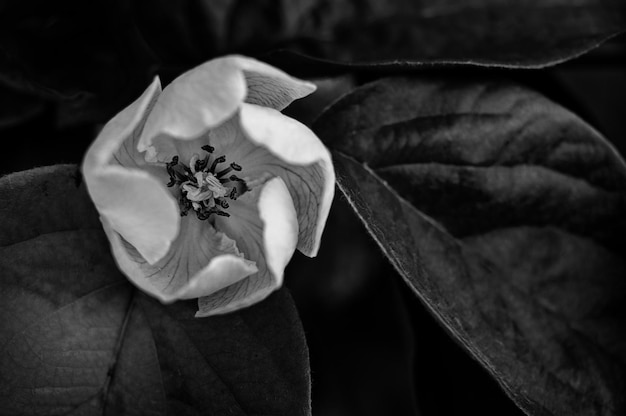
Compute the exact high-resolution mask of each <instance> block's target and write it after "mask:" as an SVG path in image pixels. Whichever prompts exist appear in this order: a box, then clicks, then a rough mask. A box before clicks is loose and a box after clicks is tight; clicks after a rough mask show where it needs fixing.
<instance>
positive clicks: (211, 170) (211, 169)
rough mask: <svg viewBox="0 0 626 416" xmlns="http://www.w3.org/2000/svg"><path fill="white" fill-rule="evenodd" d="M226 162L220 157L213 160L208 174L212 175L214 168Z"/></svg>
mask: <svg viewBox="0 0 626 416" xmlns="http://www.w3.org/2000/svg"><path fill="white" fill-rule="evenodd" d="M224 162H226V156H220V157H218V158H217V159H215V160H214V161H213V164H212V165H211V167H210V168H209V172H211V173H214V172H215V167H216V166H217V165H218V164H220V163H224Z"/></svg>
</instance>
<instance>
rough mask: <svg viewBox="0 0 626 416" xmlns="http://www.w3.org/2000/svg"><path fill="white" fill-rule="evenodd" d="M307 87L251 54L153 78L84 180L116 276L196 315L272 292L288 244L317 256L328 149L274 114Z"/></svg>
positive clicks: (86, 168)
mask: <svg viewBox="0 0 626 416" xmlns="http://www.w3.org/2000/svg"><path fill="white" fill-rule="evenodd" d="M314 90H315V86H314V85H313V84H310V83H308V82H304V81H301V80H298V79H295V78H292V77H290V76H289V75H287V74H285V73H284V72H282V71H280V70H278V69H276V68H273V67H271V66H269V65H267V64H264V63H262V62H259V61H256V60H254V59H250V58H245V57H241V56H228V57H224V58H219V59H215V60H212V61H209V62H207V63H205V64H203V65H201V66H199V67H197V68H195V69H193V70H191V71H189V72H187V73H185V74H183V75H181V76H180V77H179V78H177V79H176V80H174V81H173V82H172V83H171V84H170V85H168V86H167V87H166V88H165V89H164V90H163V91H161V85H160V82H159V79H158V78H157V79H155V81H154V82H153V83H152V85H150V86H149V87H148V89H147V90H146V91H145V92H144V93H143V95H142V96H141V97H139V99H138V100H137V101H135V102H134V103H132V104H131V105H130V106H128V107H127V108H126V109H124V110H123V111H122V112H121V113H119V114H118V115H116V116H115V117H114V118H113V119H112V120H111V121H109V123H107V124H106V125H105V126H104V128H103V130H102V132H101V133H100V135H99V136H98V138H97V139H96V140H95V142H94V143H93V144H92V146H91V147H90V148H89V150H88V151H87V154H86V156H85V160H84V161H83V166H82V169H83V174H84V177H85V181H86V183H87V188H88V190H89V194H90V195H91V198H92V199H93V201H94V204H95V205H96V208H97V209H98V211H99V213H100V218H101V220H102V224H103V226H104V230H105V232H106V235H107V236H108V238H109V241H110V243H111V247H112V251H113V255H114V257H115V260H116V262H117V264H118V266H119V267H120V269H121V270H122V271H123V272H124V273H125V274H126V275H127V276H128V278H129V279H130V280H131V281H132V282H133V283H134V284H135V285H137V286H138V287H139V288H140V289H142V290H143V291H145V292H147V293H149V294H150V295H152V296H154V297H156V298H158V299H160V300H161V301H162V302H172V301H175V300H177V299H192V298H199V299H198V305H199V311H198V313H197V314H196V316H208V315H213V314H219V313H226V312H230V311H233V310H236V309H239V308H242V307H245V306H248V305H251V304H253V303H255V302H258V301H260V300H262V299H263V298H265V297H266V296H267V295H269V294H270V293H271V292H272V291H273V290H275V289H277V288H279V287H280V286H281V284H282V280H283V271H284V268H285V266H286V265H287V263H288V262H289V260H290V259H291V256H292V255H293V253H294V251H295V249H296V247H297V248H298V249H299V250H300V251H301V252H302V253H304V254H306V255H308V256H311V257H312V256H315V255H316V254H317V251H318V248H319V244H320V238H321V234H322V231H323V228H324V225H325V223H326V219H327V216H328V211H329V209H330V204H331V201H332V198H333V193H334V183H335V174H334V170H333V166H332V163H331V159H330V154H329V152H328V150H327V149H326V148H325V147H324V146H323V144H322V143H321V142H320V140H319V139H318V138H317V137H316V136H315V134H314V133H313V132H311V130H309V129H308V128H307V127H305V126H304V125H302V124H301V123H299V122H297V121H295V120H293V119H291V118H289V117H287V116H285V115H283V114H282V113H280V110H282V109H283V108H285V107H286V106H287V105H289V103H291V102H292V101H293V100H295V99H298V98H302V97H304V96H306V95H308V94H310V93H311V92H313V91H314Z"/></svg>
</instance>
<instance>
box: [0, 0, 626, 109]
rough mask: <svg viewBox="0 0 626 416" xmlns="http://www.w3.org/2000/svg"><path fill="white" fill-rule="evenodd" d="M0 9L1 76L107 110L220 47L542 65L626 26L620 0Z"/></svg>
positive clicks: (69, 3)
mask: <svg viewBox="0 0 626 416" xmlns="http://www.w3.org/2000/svg"><path fill="white" fill-rule="evenodd" d="M0 12H1V14H0V50H2V53H1V54H0V81H2V82H5V83H10V84H12V85H14V86H19V87H20V88H28V89H34V90H37V91H39V92H42V93H45V94H47V95H50V94H52V95H59V94H61V95H64V96H69V95H72V94H76V93H78V92H85V93H88V94H90V95H93V97H91V98H93V100H91V101H88V103H89V105H91V106H100V107H103V108H104V109H105V110H108V112H110V111H114V110H115V109H116V108H119V107H120V106H121V105H123V104H124V103H127V102H128V101H130V98H131V97H133V96H134V95H135V94H136V93H137V91H138V89H141V88H143V86H145V85H146V84H147V83H148V80H149V79H150V78H151V77H153V76H154V75H155V74H157V73H159V74H160V75H161V76H163V77H164V79H165V80H168V79H171V77H173V76H175V75H178V74H180V73H181V72H182V71H184V70H187V69H190V68H191V67H192V66H194V65H197V64H199V63H201V62H203V61H205V60H208V59H211V58H213V57H215V56H218V55H224V54H228V53H245V54H250V55H254V56H258V55H266V54H268V53H272V52H273V51H277V50H281V51H283V52H284V53H286V55H284V54H283V52H281V53H278V54H277V55H273V56H271V58H270V57H268V59H271V60H272V62H274V63H277V64H280V65H281V66H285V67H286V68H289V69H290V70H291V71H293V72H296V73H299V74H301V75H302V74H310V75H321V74H322V73H328V71H330V70H331V69H332V70H335V71H336V70H339V71H343V72H345V71H347V70H349V69H351V68H350V67H349V66H348V67H346V66H345V65H344V64H360V65H372V64H373V65H384V66H394V67H395V66H400V67H405V66H407V65H409V66H411V65H421V64H427V65H433V64H445V65H448V64H469V65H487V66H504V67H542V66H546V65H551V64H555V63H558V62H562V61H564V60H567V59H571V58H573V57H576V56H579V55H580V54H582V53H584V52H586V51H588V50H590V49H592V48H594V47H596V46H598V45H599V44H600V43H602V42H603V41H605V40H606V39H608V38H610V37H612V36H614V35H615V34H617V33H620V32H622V31H624V30H626V8H625V7H624V4H623V0H579V1H577V2H576V3H575V4H572V2H571V1H568V0H548V1H546V0H528V1H524V2H519V1H517V0H473V1H471V2H452V1H449V0H427V1H421V2H415V1H411V0H387V1H384V2H383V1H379V0H292V1H276V0H274V1H272V0H264V1H259V0H222V1H212V0H204V1H180V2H172V1H166V0H159V1H146V0H134V1H132V2H110V1H104V0H94V1H91V2H89V3H88V4H87V3H85V2H81V1H77V0H52V1H42V0H19V1H18V0H9V1H4V2H2V4H1V5H0ZM293 54H298V55H297V56H300V59H295V60H294V58H297V56H294V55H293ZM303 56H306V57H308V58H303ZM309 58H312V59H313V60H314V61H315V62H316V64H315V65H312V64H311V59H309ZM302 59H304V61H303V60H302ZM332 63H339V64H341V65H339V66H333V65H332ZM333 68H334V69H333ZM82 99H83V100H85V97H82ZM104 113H107V111H104ZM105 119H106V117H105Z"/></svg>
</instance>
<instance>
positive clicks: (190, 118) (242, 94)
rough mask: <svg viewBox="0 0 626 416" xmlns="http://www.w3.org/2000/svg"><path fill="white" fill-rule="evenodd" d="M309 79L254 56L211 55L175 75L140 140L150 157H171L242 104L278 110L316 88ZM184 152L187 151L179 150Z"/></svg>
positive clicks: (151, 114) (159, 158) (139, 144)
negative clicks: (195, 66) (303, 79)
mask: <svg viewBox="0 0 626 416" xmlns="http://www.w3.org/2000/svg"><path fill="white" fill-rule="evenodd" d="M315 89H316V86H315V84H313V83H310V82H306V81H302V80H300V79H297V78H294V77H292V76H289V75H287V74H286V73H284V72H283V71H280V70H279V69H276V68H274V67H272V66H270V65H267V64H265V63H263V62H260V61H257V60H256V59H252V58H247V57H243V56H236V55H233V56H226V57H223V58H217V59H213V60H211V61H209V62H207V63H205V64H203V65H200V66H198V67H197V68H194V69H192V70H190V71H188V72H186V73H184V74H183V75H181V76H180V77H178V78H176V79H175V80H174V81H173V82H172V83H171V84H170V85H168V86H167V87H166V88H165V89H164V90H163V93H162V94H161V96H160V97H159V100H158V102H157V104H156V106H155V107H154V109H153V110H152V111H151V113H150V116H149V118H148V120H147V122H146V126H145V128H144V131H143V133H142V135H141V139H140V140H139V143H138V149H139V150H140V151H142V152H143V151H145V152H147V154H148V158H149V160H151V161H161V162H164V161H169V159H170V158H171V157H172V155H175V154H177V153H176V152H177V151H178V153H181V149H180V147H181V146H182V147H183V148H184V145H183V144H180V143H176V141H186V140H196V139H198V137H199V136H200V135H202V134H203V133H205V132H206V131H207V130H209V129H211V128H213V127H216V126H218V125H220V124H222V123H223V122H224V121H226V120H227V119H229V118H230V117H231V116H232V115H233V114H234V113H235V112H236V110H237V109H238V107H239V106H240V105H241V104H242V103H243V102H244V100H245V101H246V102H248V103H252V104H259V105H263V106H266V107H271V108H275V109H277V110H282V109H283V108H285V107H286V106H288V105H289V104H290V103H291V102H292V101H293V100H296V99H298V98H302V97H305V96H307V95H309V94H311V93H312V92H313V91H315ZM183 153H185V149H183Z"/></svg>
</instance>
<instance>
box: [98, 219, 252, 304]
mask: <svg viewBox="0 0 626 416" xmlns="http://www.w3.org/2000/svg"><path fill="white" fill-rule="evenodd" d="M181 223H182V226H181V233H180V234H179V236H178V238H177V239H176V241H174V243H173V244H172V248H171V249H170V251H169V252H168V253H167V255H166V256H165V257H163V258H162V259H161V260H159V262H158V263H156V264H154V265H150V264H148V263H147V262H146V261H145V260H144V259H143V257H142V256H141V255H140V254H139V253H138V252H137V251H136V250H135V248H134V247H133V246H132V245H131V244H129V243H128V242H126V241H125V240H124V239H122V238H121V236H120V235H119V233H117V232H115V231H114V230H112V229H111V227H110V226H109V224H108V223H106V222H105V223H104V229H105V232H106V233H107V236H108V237H109V240H110V241H111V246H112V248H113V253H114V255H115V260H116V261H117V264H118V266H119V267H120V269H121V270H122V271H123V272H124V273H125V274H126V275H127V276H128V277H129V279H130V280H131V281H132V282H133V283H135V285H137V286H138V287H139V288H140V289H142V290H143V291H145V292H147V293H150V294H151V295H152V296H154V297H156V298H157V299H159V300H161V301H162V302H172V301H175V300H178V299H193V298H198V297H201V296H206V295H209V294H211V293H214V292H217V291H220V290H222V289H223V288H225V287H228V286H230V285H232V284H234V283H236V282H238V281H240V280H241V279H243V278H245V277H246V276H249V275H251V274H254V273H256V272H257V267H256V265H255V262H253V261H250V260H247V259H245V258H244V257H243V256H242V254H241V253H240V252H239V250H238V249H237V246H236V244H235V242H234V241H233V240H231V239H230V238H228V237H227V236H226V235H224V233H221V232H218V231H216V230H215V229H214V228H213V227H212V226H211V225H210V224H209V223H208V222H206V221H200V220H198V219H197V218H195V217H192V216H188V217H185V218H183V220H182V221H181Z"/></svg>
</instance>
